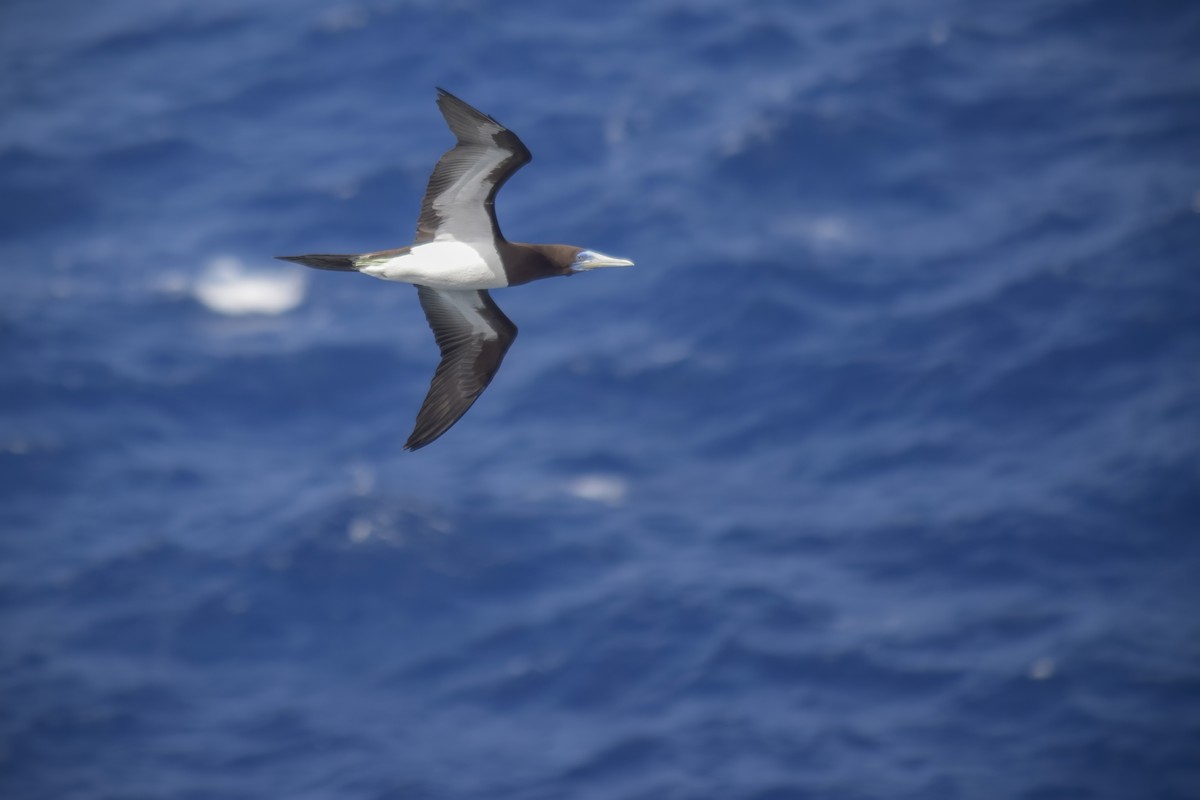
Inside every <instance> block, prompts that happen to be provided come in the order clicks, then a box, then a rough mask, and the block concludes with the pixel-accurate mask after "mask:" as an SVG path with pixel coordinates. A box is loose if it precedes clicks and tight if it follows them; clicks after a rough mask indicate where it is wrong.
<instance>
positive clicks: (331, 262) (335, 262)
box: [275, 255, 359, 272]
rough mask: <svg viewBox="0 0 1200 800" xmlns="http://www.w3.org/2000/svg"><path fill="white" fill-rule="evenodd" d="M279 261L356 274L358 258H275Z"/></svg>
mask: <svg viewBox="0 0 1200 800" xmlns="http://www.w3.org/2000/svg"><path fill="white" fill-rule="evenodd" d="M275 257H276V258H278V259H280V260H281V261H294V262H295V263H297V264H303V265H304V266H306V267H312V268H313V269H331V270H335V271H337V272H357V271H358V263H357V262H358V258H359V257H358V256H356V255H349V256H335V255H310V256H275Z"/></svg>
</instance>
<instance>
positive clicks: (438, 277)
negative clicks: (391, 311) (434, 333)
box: [360, 241, 508, 289]
mask: <svg viewBox="0 0 1200 800" xmlns="http://www.w3.org/2000/svg"><path fill="white" fill-rule="evenodd" d="M489 251H490V252H489ZM360 271H362V272H365V273H366V274H368V275H370V276H371V277H373V278H381V279H382V280H385V281H403V282H404V283H418V284H421V285H422V286H430V287H433V288H435V289H499V288H501V287H504V286H508V279H507V278H506V277H505V275H504V266H503V265H502V264H501V263H500V257H499V255H498V254H497V253H496V252H495V250H494V248H492V247H491V246H490V243H489V246H488V247H487V248H486V249H485V248H478V249H477V248H475V247H472V246H471V245H468V244H463V243H462V242H453V241H440V242H437V241H434V242H428V243H426V244H420V245H417V246H416V247H414V248H413V249H412V250H409V251H408V252H407V253H405V254H404V255H402V256H396V257H395V258H389V259H387V260H386V261H379V262H375V263H367V264H364V265H363V266H361V267H360Z"/></svg>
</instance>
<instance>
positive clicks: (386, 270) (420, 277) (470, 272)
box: [278, 89, 633, 450]
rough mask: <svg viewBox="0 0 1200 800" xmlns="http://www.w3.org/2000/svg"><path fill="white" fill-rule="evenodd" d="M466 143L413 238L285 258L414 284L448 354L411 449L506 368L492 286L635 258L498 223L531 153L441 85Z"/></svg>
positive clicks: (513, 332)
mask: <svg viewBox="0 0 1200 800" xmlns="http://www.w3.org/2000/svg"><path fill="white" fill-rule="evenodd" d="M437 104H438V108H440V109H441V111H442V116H443V117H445V118H446V124H447V125H449V126H450V131H451V132H452V133H453V134H454V136H455V137H456V138H457V140H458V142H457V144H455V145H454V147H452V148H451V149H450V150H447V151H446V153H445V154H444V155H443V156H442V157H441V158H440V159H439V160H438V162H437V166H435V167H434V168H433V174H432V175H430V176H429V185H428V186H427V187H426V189H425V199H424V200H423V201H422V202H421V215H420V217H419V218H418V220H417V235H416V238H415V240H414V242H413V244H411V245H409V246H408V247H401V248H399V249H396V250H381V251H379V252H375V253H366V254H363V255H306V256H278V257H279V258H281V259H283V260H284V261H294V262H296V263H297V264H304V265H305V266H308V267H314V268H316V269H329V270H340V271H343V272H363V273H365V274H367V275H370V276H371V277H373V278H381V279H383V280H387V281H401V282H403V283H411V284H414V285H416V287H417V295H418V297H419V298H420V300H421V308H423V309H424V310H425V317H426V319H428V320H429V327H430V328H432V329H433V335H434V338H435V339H436V340H437V344H438V348H439V349H440V350H441V356H442V360H441V363H439V364H438V367H437V371H436V372H435V373H434V374H433V382H432V383H431V384H430V386H429V393H428V394H427V395H426V396H425V402H424V403H422V405H421V410H420V411H419V412H418V413H417V423H416V426H415V427H414V428H413V432H412V434H411V435H410V436H409V437H408V441H407V442H406V443H405V445H404V447H405V449H407V450H416V449H417V448H418V447H424V446H425V445H427V444H429V443H430V442H432V441H433V440H434V439H436V438H438V437H439V436H441V435H442V434H443V433H445V432H446V431H447V430H449V429H450V426H452V425H453V424H454V423H456V422H458V420H459V419H460V418H461V417H462V415H463V414H465V413H466V412H467V409H469V408H470V407H471V405H472V404H473V403H474V402H475V400H476V399H477V398H478V397H479V395H480V394H481V393H482V392H483V390H484V389H485V388H487V385H488V384H489V383H490V382H491V380H492V378H493V377H494V376H495V374H496V370H498V369H499V368H500V362H501V360H502V359H503V358H504V354H505V353H507V352H508V348H509V347H510V346H511V345H512V343H513V339H515V338H516V336H517V326H516V325H514V324H513V323H512V321H511V320H510V319H509V318H508V317H506V316H504V312H502V311H501V310H500V309H499V308H498V307H497V306H496V303H495V302H494V301H493V300H492V298H491V295H489V294H488V290H489V289H500V288H503V287H505V286H519V285H520V284H522V283H529V282H530V281H536V280H539V279H541V278H552V277H554V276H556V275H574V274H576V273H579V272H584V271H586V270H589V269H595V268H596V267H630V266H633V262H632V261H629V260H627V259H624V258H613V257H612V256H606V255H604V254H603V253H597V252H596V251H594V250H585V249H583V248H581V247H572V246H570V245H563V244H522V243H520V242H510V241H508V240H507V239H505V238H504V235H503V234H501V233H500V225H499V224H498V223H497V222H496V212H495V208H494V205H495V202H496V193H497V192H498V191H500V187H501V186H503V185H504V182H505V181H507V180H508V179H509V178H510V177H512V174H513V173H514V172H516V171H517V170H519V169H520V168H521V167H523V166H525V165H526V164H528V163H529V162H530V161H531V160H532V158H533V156H532V155H531V154H530V152H529V150H528V148H526V147H525V145H524V144H522V143H521V140H520V139H518V138H517V135H516V134H515V133H513V132H512V131H510V130H508V129H507V128H505V127H504V126H503V125H501V124H500V123H499V122H497V121H496V120H494V119H492V118H491V117H489V116H488V115H487V114H483V113H481V112H480V111H478V110H476V109H474V108H472V107H471V106H469V105H467V104H466V103H464V102H463V101H462V100H459V99H458V98H457V97H455V96H454V95H452V94H450V93H449V92H447V91H446V90H444V89H438V99H437Z"/></svg>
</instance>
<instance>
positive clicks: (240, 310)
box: [192, 256, 307, 316]
mask: <svg viewBox="0 0 1200 800" xmlns="http://www.w3.org/2000/svg"><path fill="white" fill-rule="evenodd" d="M306 288H307V280H306V278H305V275H304V273H303V272H301V271H299V270H286V271H285V270H270V271H267V270H251V269H248V268H247V267H246V266H245V265H244V264H242V262H240V261H238V260H237V259H236V258H232V257H229V256H223V257H220V258H215V259H213V260H212V261H210V262H209V263H208V265H207V266H206V267H205V270H204V273H203V274H202V275H201V276H200V277H199V278H198V279H197V280H196V281H195V282H194V283H193V284H192V294H193V295H194V296H195V298H196V299H197V300H199V301H200V302H201V303H203V304H204V306H205V308H207V309H208V310H210V311H214V312H216V313H218V314H225V315H227V316H243V315H247V314H267V315H275V314H283V313H284V312H287V311H291V310H292V309H293V308H295V307H296V306H298V305H300V303H302V302H303V301H304V293H305V289H306Z"/></svg>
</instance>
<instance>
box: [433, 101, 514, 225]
mask: <svg viewBox="0 0 1200 800" xmlns="http://www.w3.org/2000/svg"><path fill="white" fill-rule="evenodd" d="M437 103H438V108H440V109H441V110H442V116H443V117H445V118H446V124H447V125H449V126H450V130H451V132H453V133H454V135H455V137H456V138H457V139H458V144H456V145H455V146H454V147H453V148H451V149H450V150H447V151H446V153H445V155H443V156H442V157H441V158H440V159H439V160H438V163H437V166H436V167H434V168H433V174H432V175H430V176H429V185H428V186H427V187H425V199H424V200H423V201H422V202H421V216H420V218H419V219H418V220H417V236H416V243H417V244H421V243H423V242H430V241H433V240H434V239H435V238H436V239H445V238H450V239H455V240H457V241H460V242H467V243H472V242H490V241H491V240H492V239H493V238H497V239H498V238H500V226H499V225H498V224H496V214H495V211H494V210H493V204H494V203H495V200H496V192H498V191H499V190H500V187H501V186H503V185H504V182H505V181H507V180H508V179H509V177H511V176H512V174H513V173H514V172H516V171H517V170H519V169H520V168H521V167H523V166H524V165H526V164H528V163H529V162H530V161H531V160H532V159H533V156H532V155H531V154H530V152H529V150H528V148H526V147H525V145H524V144H522V143H521V140H520V139H518V138H517V135H516V134H515V133H513V132H512V131H510V130H508V129H507V128H505V127H504V126H503V125H501V124H500V123H499V122H497V121H496V120H494V119H492V118H491V117H489V116H488V115H487V114H483V113H481V112H480V111H477V110H476V109H474V108H472V107H471V106H469V105H467V104H466V103H464V102H463V101H462V100H459V99H458V98H457V97H455V96H454V95H452V94H450V93H449V92H447V91H446V90H445V89H438V100H437Z"/></svg>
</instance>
